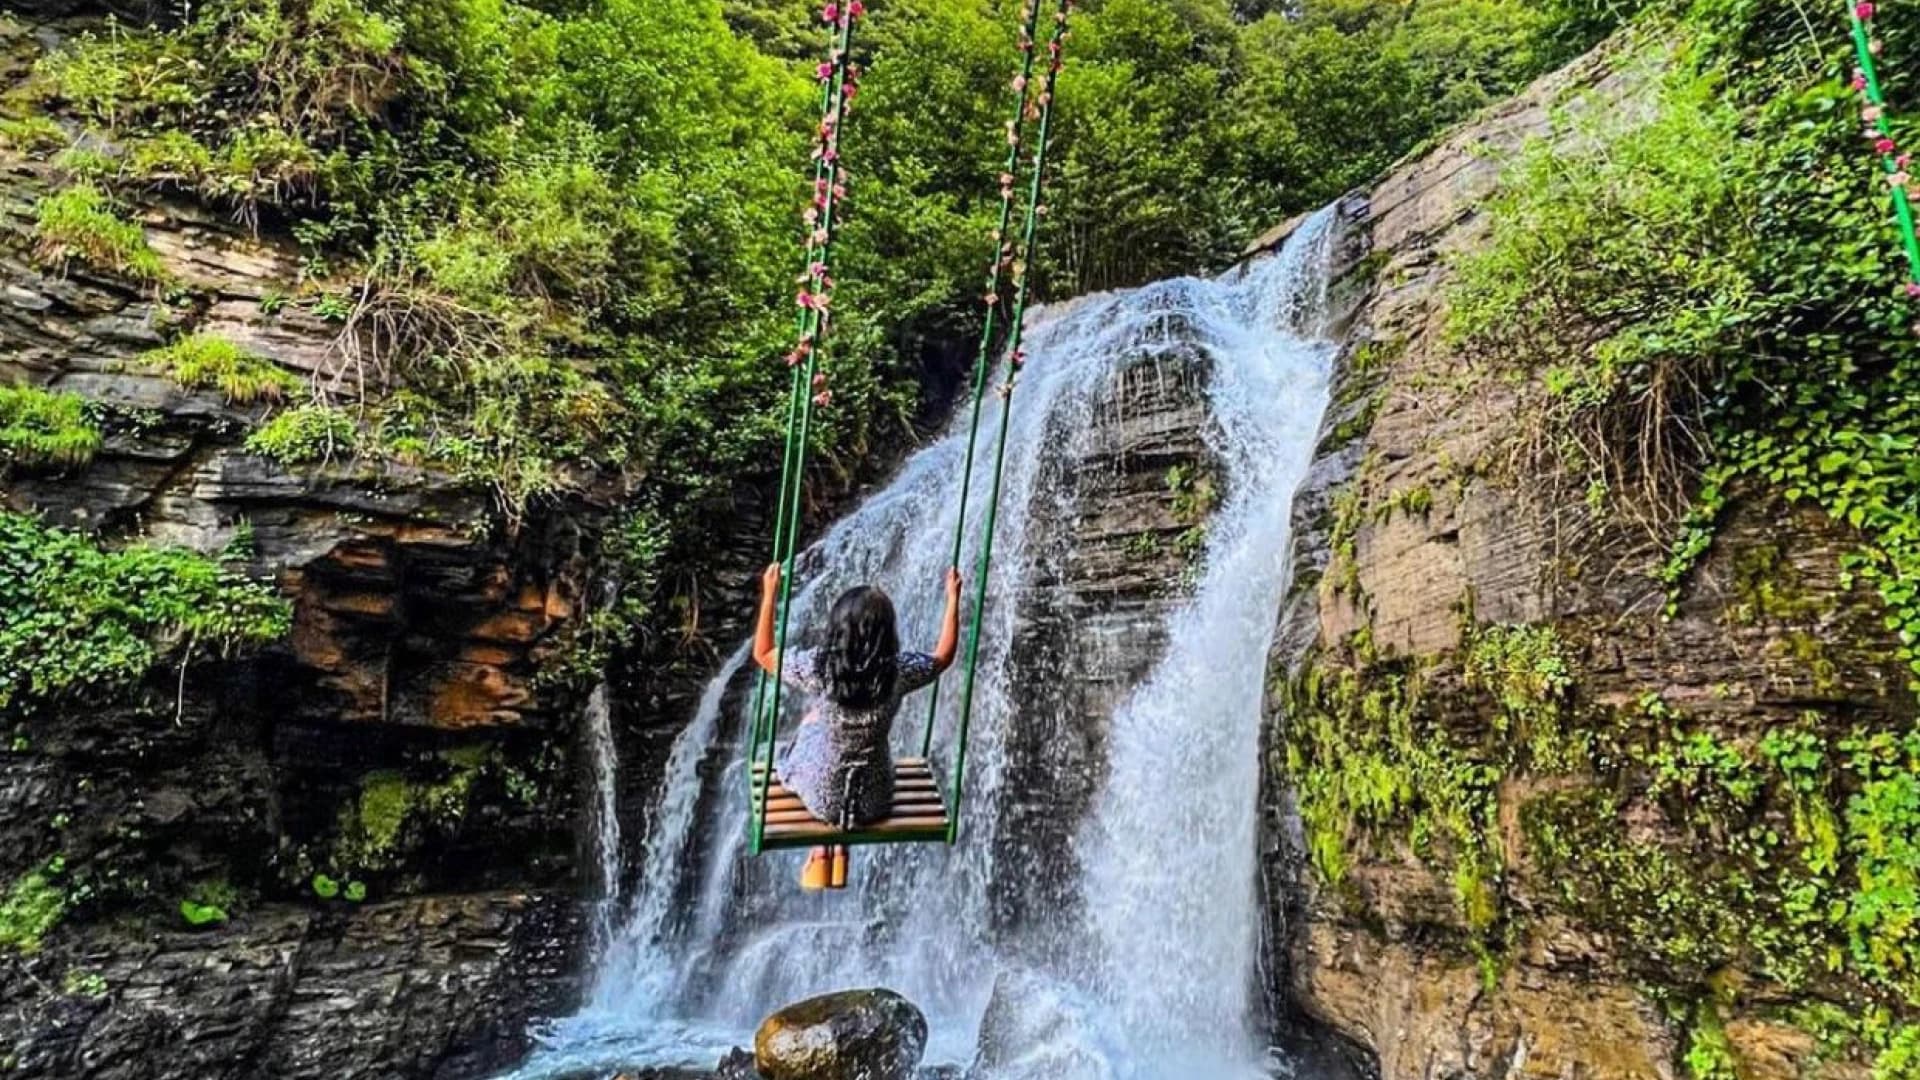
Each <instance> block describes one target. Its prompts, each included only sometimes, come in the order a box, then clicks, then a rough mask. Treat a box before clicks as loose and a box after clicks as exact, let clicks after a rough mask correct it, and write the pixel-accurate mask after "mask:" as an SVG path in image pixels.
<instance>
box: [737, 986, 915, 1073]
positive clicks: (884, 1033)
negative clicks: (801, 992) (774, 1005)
mask: <svg viewBox="0 0 1920 1080" xmlns="http://www.w3.org/2000/svg"><path fill="white" fill-rule="evenodd" d="M926 1048H927V1018H926V1017H925V1016H924V1015H922V1014H921V1012H920V1010H919V1009H917V1008H915V1007H914V1005H913V1002H911V1001H908V1000H907V999H906V998H903V997H901V996H900V995H899V994H896V993H894V992H893V991H891V990H879V989H875V990H843V991H840V992H839V993H837V994H823V995H821V996H820V997H814V998H808V999H807V1000H805V1001H801V1002H797V1003H795V1004H792V1005H789V1006H787V1007H786V1008H784V1009H781V1010H780V1011H779V1012H777V1013H774V1014H773V1015H772V1016H769V1017H767V1018H766V1020H764V1021H762V1022H761V1024H760V1030H759V1032H757V1033H756V1034H755V1035H754V1037H753V1058H754V1064H755V1065H756V1066H757V1067H758V1068H759V1070H760V1075H762V1076H764V1077H766V1078H767V1080H911V1078H912V1077H913V1075H914V1067H915V1066H916V1065H918V1064H920V1055H921V1054H922V1053H924V1052H925V1051H926Z"/></svg>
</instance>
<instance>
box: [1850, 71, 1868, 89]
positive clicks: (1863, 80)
mask: <svg viewBox="0 0 1920 1080" xmlns="http://www.w3.org/2000/svg"><path fill="white" fill-rule="evenodd" d="M1853 88H1854V89H1855V90H1865V89H1866V88H1867V73H1866V72H1864V71H1856V72H1854V73H1853Z"/></svg>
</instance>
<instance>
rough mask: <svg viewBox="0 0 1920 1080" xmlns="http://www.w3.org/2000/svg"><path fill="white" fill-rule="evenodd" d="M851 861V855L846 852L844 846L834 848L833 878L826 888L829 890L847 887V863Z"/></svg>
mask: <svg viewBox="0 0 1920 1080" xmlns="http://www.w3.org/2000/svg"><path fill="white" fill-rule="evenodd" d="M851 860H852V855H851V854H850V853H849V852H848V851H847V846H846V845H845V844H837V845H835V846H834V849H833V876H832V880H831V882H830V883H829V884H828V886H827V887H828V888H829V889H844V888H846V887H847V863H848V862H850V861H851Z"/></svg>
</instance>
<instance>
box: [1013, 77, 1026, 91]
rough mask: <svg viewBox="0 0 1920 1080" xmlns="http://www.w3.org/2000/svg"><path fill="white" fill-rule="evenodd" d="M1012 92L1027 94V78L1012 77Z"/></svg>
mask: <svg viewBox="0 0 1920 1080" xmlns="http://www.w3.org/2000/svg"><path fill="white" fill-rule="evenodd" d="M1013 92H1014V93H1016V94H1024V93H1026V92H1027V77H1026V76H1025V75H1015V76H1014V77H1013Z"/></svg>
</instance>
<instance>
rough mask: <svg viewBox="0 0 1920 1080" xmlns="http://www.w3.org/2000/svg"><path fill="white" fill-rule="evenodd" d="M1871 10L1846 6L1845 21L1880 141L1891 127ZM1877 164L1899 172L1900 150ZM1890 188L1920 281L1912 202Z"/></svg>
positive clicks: (1916, 278)
mask: <svg viewBox="0 0 1920 1080" xmlns="http://www.w3.org/2000/svg"><path fill="white" fill-rule="evenodd" d="M1873 14H1874V8H1873V4H1872V3H1871V2H1870V0H1869V2H1861V3H1852V4H1849V5H1848V12H1847V15H1848V18H1849V19H1851V20H1852V22H1853V50H1854V53H1855V55H1856V56H1858V57H1859V61H1860V80H1861V83H1862V84H1863V85H1861V87H1860V90H1861V93H1862V94H1864V95H1865V97H1866V99H1867V103H1868V104H1869V105H1872V106H1873V107H1875V108H1877V109H1879V110H1880V115H1879V118H1878V119H1876V120H1875V121H1874V122H1873V127H1874V130H1875V131H1877V132H1878V133H1879V135H1880V137H1881V138H1884V139H1888V140H1891V139H1892V138H1893V128H1892V126H1891V125H1889V124H1888V123H1887V98H1886V95H1885V94H1884V93H1882V92H1881V90H1880V72H1879V70H1878V68H1877V65H1875V64H1874V62H1873V51H1874V50H1873V34H1872V32H1871V29H1870V26H1869V23H1870V21H1871V20H1872V18H1873ZM1880 164H1881V167H1882V168H1883V169H1885V170H1886V173H1887V175H1888V176H1893V175H1895V174H1897V173H1899V172H1901V171H1902V170H1901V168H1900V151H1899V150H1898V149H1895V150H1894V151H1893V152H1892V153H1888V154H1882V155H1880ZM1892 187H1893V216H1894V221H1895V222H1896V223H1897V224H1898V225H1899V227H1900V238H1901V240H1902V241H1903V242H1904V243H1905V244H1906V249H1907V265H1908V268H1909V269H1910V270H1911V272H1912V275H1913V277H1912V280H1913V281H1915V282H1920V237H1916V236H1915V234H1914V222H1913V203H1912V201H1911V199H1910V198H1909V197H1908V195H1907V189H1906V187H1905V186H1903V185H1900V184H1894V185H1892Z"/></svg>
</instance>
